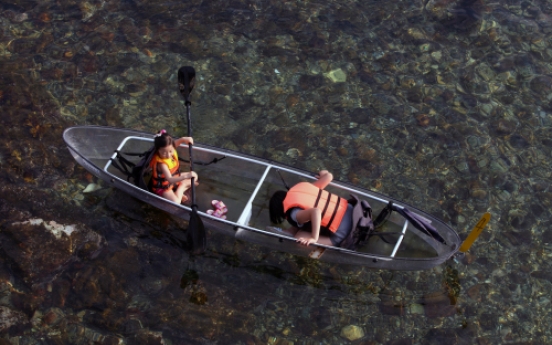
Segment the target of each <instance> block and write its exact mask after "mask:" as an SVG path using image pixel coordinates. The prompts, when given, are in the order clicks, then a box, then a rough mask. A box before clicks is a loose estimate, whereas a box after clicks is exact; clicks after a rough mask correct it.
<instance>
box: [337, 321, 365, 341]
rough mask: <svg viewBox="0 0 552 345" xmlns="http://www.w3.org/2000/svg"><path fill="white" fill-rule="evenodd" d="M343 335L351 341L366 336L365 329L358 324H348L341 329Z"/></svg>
mask: <svg viewBox="0 0 552 345" xmlns="http://www.w3.org/2000/svg"><path fill="white" fill-rule="evenodd" d="M341 336H342V337H344V338H347V339H349V340H350V341H355V340H358V339H360V338H362V337H364V330H363V329H362V328H361V327H359V326H356V325H348V326H345V327H343V328H342V329H341Z"/></svg>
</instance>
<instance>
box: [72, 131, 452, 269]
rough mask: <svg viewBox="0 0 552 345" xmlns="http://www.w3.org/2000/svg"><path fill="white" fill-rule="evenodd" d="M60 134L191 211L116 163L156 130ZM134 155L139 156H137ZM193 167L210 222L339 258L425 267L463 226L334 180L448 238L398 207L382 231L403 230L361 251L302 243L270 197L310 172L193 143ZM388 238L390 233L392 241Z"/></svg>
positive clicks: (138, 192) (147, 197)
mask: <svg viewBox="0 0 552 345" xmlns="http://www.w3.org/2000/svg"><path fill="white" fill-rule="evenodd" d="M63 139H64V140H65V143H66V144H67V146H68V148H69V151H70V152H71V154H72V156H73V157H74V158H75V160H76V161H77V162H78V163H79V164H80V165H82V166H83V167H84V168H85V169H86V170H88V171H89V172H90V173H92V174H93V175H95V176H97V177H98V178H100V179H102V180H103V181H105V182H107V184H109V185H110V186H113V187H116V188H119V189H121V190H122V191H124V192H126V193H128V194H130V195H131V196H133V197H135V198H137V199H139V200H141V201H143V202H146V203H148V204H151V205H153V206H155V207H157V208H159V209H161V210H164V211H166V212H169V213H171V214H173V215H175V216H177V217H179V218H183V219H185V220H187V219H189V215H190V212H191V208H190V207H188V206H186V205H181V204H176V203H173V202H171V201H168V200H166V199H164V198H161V197H159V196H157V195H155V194H153V193H150V192H148V191H146V190H143V189H140V188H138V187H137V186H135V185H134V184H133V183H132V182H128V181H127V180H126V177H125V176H124V174H122V173H121V172H120V171H119V170H118V169H116V168H115V167H114V166H113V165H112V164H111V159H112V158H114V156H115V154H114V152H115V151H116V150H119V151H120V152H144V151H147V150H148V149H149V148H151V146H152V145H153V134H151V133H144V132H139V131H134V130H130V129H121V128H113V127H102V126H78V127H71V128H67V129H66V130H65V131H64V133H63ZM178 154H179V157H181V158H183V159H186V160H187V159H188V147H186V146H181V147H179V148H178ZM222 157H225V158H224V159H223V160H220V161H218V162H216V163H214V164H210V165H201V163H202V162H211V161H212V160H213V159H214V158H218V159H220V158H222ZM127 158H128V157H127ZM134 159H135V161H138V160H139V159H140V158H138V157H135V158H134ZM184 170H185V169H184ZM194 170H196V171H197V172H198V174H199V176H200V185H199V186H198V187H197V189H196V202H197V204H198V206H199V215H200V216H201V217H202V219H203V222H204V224H205V226H206V227H207V228H209V229H212V230H217V231H220V232H222V233H224V234H227V235H229V236H232V237H234V238H237V239H240V240H244V241H248V242H253V243H257V244H260V245H263V246H267V247H270V248H272V249H274V250H279V251H285V252H289V253H292V254H295V255H302V256H310V257H311V258H314V259H319V260H321V261H327V262H334V263H342V264H354V265H363V266H369V267H372V268H380V269H391V270H424V269H429V268H431V267H434V266H436V265H439V264H441V263H443V262H445V261H446V260H448V259H449V258H451V257H452V256H453V255H454V254H455V253H456V252H457V251H458V248H459V246H460V243H461V241H460V238H459V236H458V234H457V233H456V232H455V231H454V230H453V229H452V228H450V227H449V226H448V225H446V224H445V223H444V222H442V221H441V220H439V219H436V218H435V217H433V216H431V215H429V214H427V213H425V212H423V211H421V210H418V209H416V208H415V207H413V206H410V205H408V204H406V203H404V202H401V201H398V200H395V199H392V198H389V197H386V196H384V195H381V194H379V193H375V192H373V191H370V190H367V189H363V188H359V187H356V186H352V185H349V184H346V183H341V182H337V181H334V182H332V183H331V184H330V185H329V186H328V187H327V189H328V190H329V191H330V192H332V193H336V194H338V195H340V196H341V197H344V198H346V199H348V198H349V195H350V194H355V195H356V196H358V197H359V198H360V199H364V200H367V201H368V202H369V203H370V205H371V206H372V208H373V211H374V215H377V214H378V213H379V212H380V211H381V210H382V209H383V208H384V207H385V206H386V205H387V204H388V202H389V201H390V200H391V201H393V202H394V204H395V205H396V206H397V207H399V208H403V207H406V208H408V209H409V210H410V211H412V212H414V213H415V214H416V215H417V216H421V217H423V218H424V219H426V220H427V221H429V222H431V225H433V226H434V227H435V228H436V229H437V231H438V233H439V234H440V235H441V236H442V237H443V238H444V239H445V242H446V244H443V243H440V242H438V241H436V240H435V239H434V238H433V237H431V236H428V235H426V234H425V233H423V232H422V231H420V230H418V229H417V228H415V227H414V226H412V224H410V222H409V221H408V220H407V219H405V218H403V217H402V216H401V215H400V214H399V213H397V212H393V213H392V214H391V216H390V218H389V219H388V221H387V222H386V223H385V224H384V226H383V227H382V228H381V229H379V231H385V232H393V233H399V234H395V235H393V236H386V237H388V240H387V241H383V240H382V238H381V237H380V236H372V237H371V239H370V240H369V241H368V243H367V244H366V245H364V246H363V247H362V248H360V249H358V251H351V250H347V249H344V248H339V247H333V246H325V245H320V244H313V245H310V246H308V247H307V246H303V245H300V244H298V243H296V242H295V241H294V239H293V237H291V236H289V235H287V234H285V233H282V232H276V231H271V230H270V226H271V224H270V218H269V212H268V200H269V199H270V196H271V195H272V194H273V193H274V192H275V191H277V190H282V189H284V190H285V187H284V185H283V183H282V178H283V179H284V180H285V181H286V183H287V185H289V186H292V185H294V184H295V183H297V182H300V181H308V180H312V179H313V174H311V173H309V172H306V171H302V170H299V169H295V168H293V167H289V166H286V165H283V164H279V163H276V162H271V161H268V160H265V159H260V158H257V157H253V156H249V155H245V154H241V153H238V152H233V151H230V150H226V149H220V148H216V147H211V146H208V145H202V144H196V145H194ZM214 199H216V200H222V201H224V203H225V204H226V205H227V207H228V214H227V219H226V220H223V219H220V218H216V217H214V216H211V215H209V214H207V213H206V211H207V210H208V209H210V208H211V200H214ZM284 228H285V226H284ZM389 238H391V239H392V240H391V241H389ZM387 242H389V243H387Z"/></svg>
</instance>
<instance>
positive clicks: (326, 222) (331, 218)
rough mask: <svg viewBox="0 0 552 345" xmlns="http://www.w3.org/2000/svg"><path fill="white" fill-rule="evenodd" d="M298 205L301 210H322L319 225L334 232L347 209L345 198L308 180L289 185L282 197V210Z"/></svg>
mask: <svg viewBox="0 0 552 345" xmlns="http://www.w3.org/2000/svg"><path fill="white" fill-rule="evenodd" d="M294 207H299V208H302V209H303V210H306V209H309V208H313V207H316V208H318V209H319V210H320V211H321V212H322V222H321V223H320V225H321V226H323V227H326V228H328V229H330V230H331V231H332V232H336V231H337V229H338V228H339V224H341V220H342V219H343V216H344V215H345V212H346V211H347V200H345V199H342V198H341V197H339V196H338V195H336V194H332V193H330V192H328V191H327V190H323V189H320V188H318V187H316V186H314V185H313V184H312V183H309V182H300V183H298V184H296V185H295V186H293V187H291V188H290V189H289V190H288V192H287V195H286V198H285V199H284V212H287V211H288V210H289V209H291V208H294Z"/></svg>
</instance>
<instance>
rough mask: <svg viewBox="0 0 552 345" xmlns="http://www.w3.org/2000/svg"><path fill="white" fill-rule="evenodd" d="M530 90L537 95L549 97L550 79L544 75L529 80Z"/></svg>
mask: <svg viewBox="0 0 552 345" xmlns="http://www.w3.org/2000/svg"><path fill="white" fill-rule="evenodd" d="M529 84H530V86H531V90H533V91H534V92H536V93H537V94H539V95H543V96H546V95H549V94H550V93H551V92H552V78H551V77H549V76H546V75H542V76H538V77H535V78H533V79H531V82H530V83H529Z"/></svg>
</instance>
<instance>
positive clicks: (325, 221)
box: [269, 170, 353, 246]
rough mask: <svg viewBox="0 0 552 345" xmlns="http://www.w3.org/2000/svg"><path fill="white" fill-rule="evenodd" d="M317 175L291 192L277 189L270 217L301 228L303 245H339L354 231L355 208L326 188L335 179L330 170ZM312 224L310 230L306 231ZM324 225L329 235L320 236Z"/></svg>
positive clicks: (297, 185)
mask: <svg viewBox="0 0 552 345" xmlns="http://www.w3.org/2000/svg"><path fill="white" fill-rule="evenodd" d="M316 178H317V180H316V181H315V182H312V183H310V182H299V183H298V184H296V185H295V186H293V187H291V188H290V189H289V191H287V192H285V191H277V192H275V193H274V194H273V195H272V197H271V198H270V204H269V212H270V220H271V221H272V222H273V223H281V222H282V221H283V220H284V219H286V220H287V221H288V222H289V223H290V224H291V225H293V226H295V227H297V228H299V231H298V232H297V233H296V234H295V238H296V239H297V242H299V243H301V244H304V245H307V246H308V245H309V244H311V243H320V244H325V245H333V246H339V245H340V243H341V241H343V239H345V237H347V235H349V232H350V231H351V228H352V226H351V225H352V214H353V207H352V206H351V205H350V204H349V203H348V202H347V200H345V199H343V198H341V197H339V196H338V195H336V194H332V193H330V192H328V191H326V190H324V188H326V186H327V185H328V184H329V183H330V182H331V181H332V179H333V175H332V174H331V173H330V172H328V171H327V170H322V171H320V172H319V173H318V175H317V176H316ZM309 223H310V228H311V231H310V233H309V232H308V231H305V230H302V229H303V228H305V225H308V224H309ZM321 227H322V228H323V229H324V230H325V229H327V230H329V238H328V237H325V236H323V237H320V228H321Z"/></svg>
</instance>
